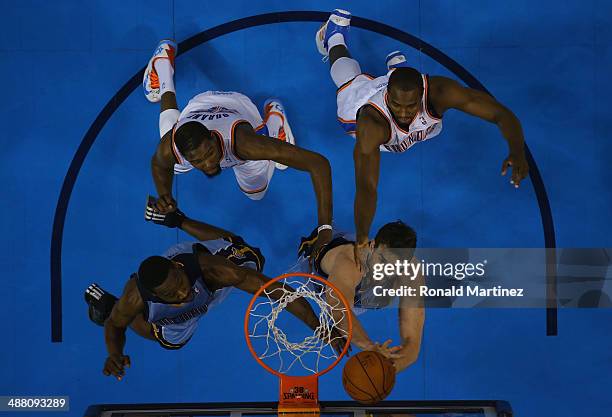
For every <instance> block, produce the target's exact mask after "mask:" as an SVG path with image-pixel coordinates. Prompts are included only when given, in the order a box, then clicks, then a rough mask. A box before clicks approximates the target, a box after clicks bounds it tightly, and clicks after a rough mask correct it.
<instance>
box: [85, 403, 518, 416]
mask: <svg viewBox="0 0 612 417" xmlns="http://www.w3.org/2000/svg"><path fill="white" fill-rule="evenodd" d="M319 405H320V415H321V417H425V416H426V417H442V416H444V417H449V416H452V417H513V412H512V408H511V406H510V404H509V403H508V402H507V401H501V400H452V401H382V402H380V403H378V404H376V405H373V406H365V405H363V404H359V403H357V402H354V401H321V402H320V403H319ZM277 413H278V403H276V402H252V403H190V404H187V403H186V404H170V403H168V404H95V405H91V406H89V407H88V408H87V411H86V412H85V414H84V417H212V416H216V417H276V415H277Z"/></svg>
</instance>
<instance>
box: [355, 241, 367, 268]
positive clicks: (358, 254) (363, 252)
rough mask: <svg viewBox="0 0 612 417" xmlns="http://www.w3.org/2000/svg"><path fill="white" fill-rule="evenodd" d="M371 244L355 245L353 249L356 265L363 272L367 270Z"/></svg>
mask: <svg viewBox="0 0 612 417" xmlns="http://www.w3.org/2000/svg"><path fill="white" fill-rule="evenodd" d="M369 245H370V242H367V241H366V242H362V243H355V246H354V247H353V256H354V257H355V265H357V268H359V270H360V271H361V272H364V271H365V270H366V259H367V257H368V246H369Z"/></svg>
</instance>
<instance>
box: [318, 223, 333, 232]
mask: <svg viewBox="0 0 612 417" xmlns="http://www.w3.org/2000/svg"><path fill="white" fill-rule="evenodd" d="M322 230H332V227H331V225H330V224H322V225H321V226H319V227H318V228H317V234H319V233H321V231H322Z"/></svg>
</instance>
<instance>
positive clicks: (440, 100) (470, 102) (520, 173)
mask: <svg viewBox="0 0 612 417" xmlns="http://www.w3.org/2000/svg"><path fill="white" fill-rule="evenodd" d="M431 88H432V92H431V94H430V100H431V101H432V104H433V105H434V107H435V108H436V110H438V111H439V112H441V113H444V112H445V111H446V110H447V109H457V110H461V111H463V112H465V113H467V114H470V115H472V116H476V117H478V118H480V119H483V120H486V121H488V122H491V123H495V124H496V125H497V127H498V128H499V130H500V132H501V134H502V135H503V137H504V138H505V139H506V141H507V142H508V157H507V158H506V159H505V160H504V161H503V163H502V169H501V174H502V175H506V172H507V170H508V167H512V178H511V180H510V183H512V184H513V185H514V187H516V188H518V187H519V185H520V183H521V181H522V180H523V179H525V178H526V177H527V175H528V174H529V165H528V163H527V159H526V157H525V146H524V145H525V139H524V137H523V129H522V127H521V122H520V121H519V120H518V118H517V117H516V116H515V115H514V113H512V111H510V109H508V108H507V107H505V106H504V105H502V104H501V103H499V102H498V101H497V100H495V98H493V97H492V96H491V95H489V94H487V93H485V92H482V91H478V90H474V89H472V88H467V87H464V86H462V85H461V84H459V83H458V82H457V81H455V80H452V79H450V78H446V77H432V78H431Z"/></svg>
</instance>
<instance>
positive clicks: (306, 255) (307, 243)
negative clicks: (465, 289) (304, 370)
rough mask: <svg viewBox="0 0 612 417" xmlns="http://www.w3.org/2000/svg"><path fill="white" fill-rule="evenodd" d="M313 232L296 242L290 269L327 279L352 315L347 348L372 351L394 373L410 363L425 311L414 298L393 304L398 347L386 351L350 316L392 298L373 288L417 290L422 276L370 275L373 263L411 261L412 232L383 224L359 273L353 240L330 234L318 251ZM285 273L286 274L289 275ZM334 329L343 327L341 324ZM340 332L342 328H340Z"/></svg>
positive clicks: (395, 224)
mask: <svg viewBox="0 0 612 417" xmlns="http://www.w3.org/2000/svg"><path fill="white" fill-rule="evenodd" d="M316 232H317V231H316V230H314V231H313V232H312V233H311V235H310V236H308V237H305V238H302V240H301V243H300V248H299V250H298V256H299V257H300V259H299V260H298V262H297V264H296V266H295V267H294V269H301V270H304V269H306V268H308V269H309V270H308V272H310V268H312V269H314V272H315V273H317V274H318V275H320V276H321V277H323V278H327V279H328V280H329V282H331V283H332V284H333V285H334V286H336V288H338V290H339V291H340V292H342V294H343V295H344V296H345V298H346V299H347V301H348V303H349V305H350V307H352V312H353V338H352V341H351V343H352V344H354V345H356V346H357V347H359V348H360V349H362V350H375V351H378V352H380V353H382V354H383V355H384V356H386V357H387V358H389V359H391V360H392V361H393V364H394V366H395V369H396V370H397V372H400V371H402V370H404V369H406V368H407V367H408V366H410V365H411V364H412V363H414V362H415V361H416V360H417V358H418V356H419V351H420V348H421V338H422V334H423V323H424V320H425V309H424V303H423V299H422V298H421V297H420V296H414V297H410V296H405V297H401V298H400V301H399V317H398V320H399V334H400V338H401V342H400V344H399V345H398V346H393V347H392V346H391V345H390V344H391V340H387V341H386V342H384V343H383V344H380V343H376V342H374V341H373V340H372V339H370V337H369V336H368V334H367V332H366V330H365V329H364V327H363V325H362V324H361V323H360V321H359V319H358V318H357V317H356V316H357V315H359V314H361V313H362V312H364V311H366V310H367V309H377V308H383V307H386V306H389V305H390V304H391V303H392V301H393V299H392V298H391V297H388V296H377V295H375V294H374V291H373V289H374V287H375V286H381V287H382V288H385V289H391V288H400V287H402V286H408V287H417V288H418V286H420V285H423V284H424V283H423V276H422V275H417V276H416V277H412V278H414V279H411V277H408V276H397V275H391V276H386V277H384V278H383V279H381V280H375V279H374V277H373V275H372V274H371V273H370V271H372V270H373V268H374V265H375V264H393V263H395V262H396V261H398V260H399V261H402V262H403V260H410V261H412V260H413V254H414V249H415V248H416V233H415V231H414V230H413V229H412V228H411V227H409V226H408V225H406V224H404V223H403V222H401V221H399V220H398V221H395V222H392V223H387V224H386V225H384V226H383V227H381V228H380V229H379V230H378V233H377V234H376V237H375V238H374V240H372V241H370V242H368V245H367V249H366V254H365V255H366V259H365V263H364V266H365V268H359V267H358V266H357V265H356V264H355V261H354V257H353V250H354V247H355V241H354V240H352V239H350V237H349V235H348V234H347V233H339V232H337V233H335V234H334V237H333V238H332V240H331V242H329V243H328V244H326V245H324V246H323V247H322V248H321V249H320V250H318V251H317V250H314V249H315V248H314V245H313V243H314V242H315V240H316ZM290 272H291V271H290ZM340 325H341V326H342V325H345V326H346V321H341V322H340ZM344 330H346V329H344Z"/></svg>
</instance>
